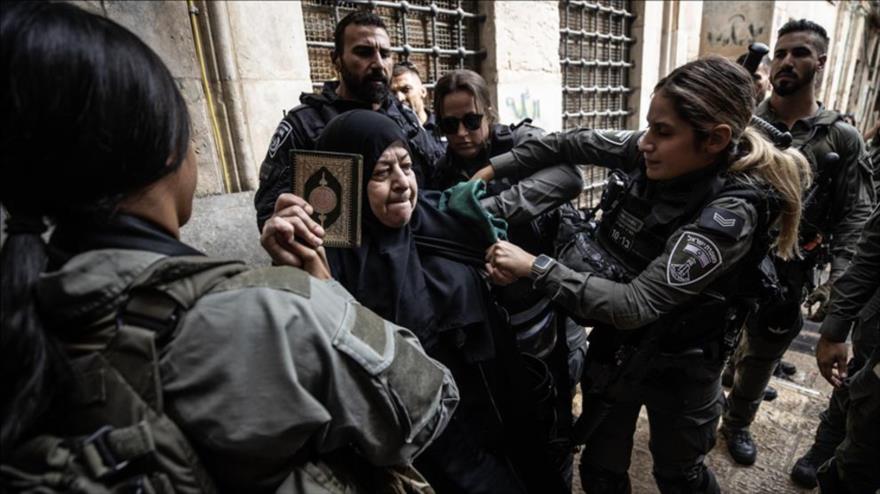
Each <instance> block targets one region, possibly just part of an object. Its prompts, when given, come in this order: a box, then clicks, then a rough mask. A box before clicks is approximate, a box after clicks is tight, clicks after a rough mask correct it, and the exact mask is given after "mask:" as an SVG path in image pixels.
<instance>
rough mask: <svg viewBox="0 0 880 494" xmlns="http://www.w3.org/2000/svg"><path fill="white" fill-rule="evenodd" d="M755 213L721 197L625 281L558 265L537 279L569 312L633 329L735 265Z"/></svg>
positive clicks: (748, 245)
mask: <svg viewBox="0 0 880 494" xmlns="http://www.w3.org/2000/svg"><path fill="white" fill-rule="evenodd" d="M756 218H757V213H756V212H755V209H754V207H753V206H752V205H751V204H749V203H747V202H745V201H743V200H741V199H737V198H729V197H725V198H719V199H716V200H715V201H713V202H711V203H710V204H708V205H707V206H706V207H705V208H704V209H703V211H702V212H701V214H700V215H699V217H698V219H697V220H695V221H694V222H692V223H690V224H688V225H685V226H684V227H682V228H681V229H679V230H678V231H676V232H675V233H674V234H673V235H672V236H671V237H670V238H669V240H667V242H666V249H665V251H664V253H663V254H662V255H660V256H659V257H657V258H656V259H654V260H653V261H652V262H651V263H650V264H649V265H648V267H646V268H645V270H644V271H642V272H641V273H640V274H639V275H638V276H637V277H636V278H635V279H633V280H632V281H631V282H629V283H616V282H613V281H610V280H607V279H604V278H600V277H598V276H593V275H590V274H587V273H579V272H576V271H573V270H571V269H569V268H568V267H566V266H563V265H562V264H559V263H556V264H555V265H554V266H553V267H552V268H551V269H549V270H548V271H547V273H545V274H544V275H542V276H540V277H539V278H538V279H536V280H535V288H537V289H539V290H542V291H543V292H544V293H545V294H547V295H548V296H549V297H551V298H552V299H553V300H554V301H556V302H557V303H559V304H561V305H562V307H564V308H565V309H566V310H568V311H570V312H571V313H573V314H575V315H577V316H580V317H583V318H588V319H595V320H598V321H602V322H604V323H607V324H611V325H613V326H614V327H616V328H618V329H635V328H639V327H642V326H645V325H646V324H649V323H651V322H654V321H656V320H657V319H658V318H659V317H660V316H662V315H664V314H667V313H669V312H671V311H673V310H674V309H676V308H677V307H680V306H681V305H683V304H686V303H688V302H689V301H691V300H692V299H694V298H695V297H696V296H697V295H699V294H700V293H702V292H703V291H704V290H706V288H707V287H709V286H710V285H711V284H712V283H713V282H714V281H715V280H717V279H718V278H719V277H720V276H722V275H723V274H725V273H726V272H727V271H728V270H729V269H731V268H732V267H734V266H735V265H736V264H737V263H738V262H739V261H740V260H741V259H742V258H743V256H745V255H746V254H747V253H748V252H749V249H750V248H751V245H752V238H753V236H754V230H755V224H756Z"/></svg>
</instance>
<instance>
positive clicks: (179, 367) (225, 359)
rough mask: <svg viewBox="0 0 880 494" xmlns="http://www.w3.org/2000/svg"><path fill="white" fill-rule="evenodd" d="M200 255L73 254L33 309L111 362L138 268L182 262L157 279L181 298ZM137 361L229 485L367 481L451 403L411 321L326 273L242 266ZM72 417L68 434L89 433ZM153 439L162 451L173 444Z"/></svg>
mask: <svg viewBox="0 0 880 494" xmlns="http://www.w3.org/2000/svg"><path fill="white" fill-rule="evenodd" d="M206 259H208V258H204V257H192V256H191V257H190V258H188V257H186V256H184V257H166V256H163V255H161V254H157V253H154V252H146V251H140V250H122V249H104V250H93V251H88V252H85V253H82V254H79V255H77V256H75V257H73V258H72V259H71V260H69V261H68V262H66V263H65V264H64V265H63V267H62V268H61V269H59V270H57V271H54V272H50V273H46V274H44V275H43V278H42V279H41V281H40V283H39V285H38V296H39V301H40V305H41V307H43V308H45V309H44V311H43V313H42V315H43V316H44V318H45V319H46V320H47V321H69V322H70V323H69V324H67V325H64V326H62V327H65V329H66V330H67V333H65V334H63V335H62V338H63V339H64V341H65V344H66V348H67V349H68V351H69V353H70V354H71V355H72V356H76V355H82V354H89V353H91V354H95V352H97V354H99V355H104V356H106V358H107V359H109V360H110V361H111V362H112V361H113V358H115V357H112V355H115V354H116V353H117V352H118V348H117V347H118V343H117V342H118V341H120V338H119V335H120V334H121V333H120V331H122V330H121V329H120V325H119V323H117V324H115V325H114V324H112V321H113V320H114V317H115V315H116V314H117V313H118V311H119V310H120V307H121V306H122V304H123V303H124V302H125V300H126V292H127V291H128V289H129V288H130V286H131V285H132V283H133V282H134V280H136V279H142V278H143V276H144V273H149V272H152V271H155V270H156V269H157V266H159V267H163V270H162V271H163V272H164V273H165V274H166V275H168V274H169V273H170V274H171V275H174V274H175V273H181V274H180V275H179V277H180V278H181V280H180V282H174V283H172V284H171V285H168V284H165V285H163V286H172V285H173V287H174V288H173V289H169V290H170V292H171V293H170V295H171V296H172V298H175V299H178V300H179V299H181V298H185V297H187V296H189V295H191V292H192V291H193V290H194V287H196V286H197V285H198V282H197V281H193V280H195V278H192V279H190V278H187V277H185V276H184V275H185V274H187V271H188V270H190V271H191V269H190V266H191V265H192V264H198V263H204V262H205V260H206ZM163 290H165V288H163ZM75 321H76V322H84V323H85V324H83V325H80V324H79V323H77V324H73V322H75ZM108 321H110V322H111V323H110V324H107V322H108ZM122 327H123V328H125V326H124V325H123V326H122ZM127 331H128V333H132V334H135V333H136V334H146V333H145V332H144V331H142V330H134V329H132V330H127ZM164 338H166V336H163V337H162V338H160V340H158V341H163V340H164ZM140 373H141V374H144V375H149V376H152V377H151V378H156V379H159V380H160V383H161V393H162V397H161V400H159V403H164V404H163V405H160V406H158V409H161V410H164V414H167V416H168V417H170V418H171V419H172V420H173V422H174V423H175V424H176V425H177V426H178V427H180V429H181V430H182V431H183V432H184V433H185V435H186V438H187V439H188V440H189V442H190V443H192V445H193V447H194V449H195V451H196V452H197V453H198V456H199V458H200V459H201V461H202V462H203V463H204V465H205V466H206V467H207V470H208V473H209V474H210V476H211V477H212V478H213V480H214V481H215V482H216V484H217V485H218V486H221V487H222V488H223V489H224V490H228V491H231V492H259V491H272V490H275V489H277V488H279V486H281V487H282V489H281V490H282V491H284V492H321V493H323V492H375V491H376V490H377V487H376V485H374V484H371V482H372V480H373V479H375V478H377V477H375V476H374V475H373V474H372V473H369V472H371V471H372V472H377V471H381V470H383V467H386V466H392V465H403V466H406V465H408V464H410V462H411V461H412V459H413V457H414V456H416V455H417V454H418V453H419V452H421V451H422V450H423V449H424V448H425V447H427V445H428V444H429V443H430V442H431V441H432V440H433V439H434V438H436V437H437V436H438V435H439V434H440V432H441V431H442V430H443V429H444V427H445V425H446V424H447V422H448V421H449V419H450V417H451V415H452V413H453V410H454V409H455V406H456V404H457V402H458V389H457V387H456V385H455V383H454V382H453V380H452V376H451V374H450V372H449V371H448V370H447V369H446V368H445V367H443V366H442V365H440V364H439V363H438V362H436V361H434V360H433V359H431V358H429V357H427V356H426V355H425V353H424V351H423V350H422V348H421V346H420V344H419V342H418V341H417V339H416V338H415V336H414V335H413V334H412V333H411V332H410V331H409V330H407V329H404V328H401V327H399V326H396V325H394V324H391V323H389V322H387V321H384V320H382V319H381V318H379V317H378V316H376V315H375V314H373V313H372V312H370V311H369V310H367V309H365V308H364V307H363V306H361V305H359V304H358V303H357V302H356V301H355V300H354V299H353V298H352V296H351V295H350V294H349V293H348V292H346V291H345V290H344V289H343V288H342V287H341V286H340V285H339V284H338V283H336V282H335V281H321V280H317V279H315V278H311V277H309V276H308V275H307V274H305V273H304V272H303V271H301V270H298V269H294V268H287V267H272V268H262V269H254V270H247V269H245V268H244V266H239V268H238V269H237V270H234V271H233V272H232V273H230V274H229V276H227V277H226V279H224V280H222V281H221V282H219V283H217V284H216V286H214V287H212V288H211V290H210V291H208V292H207V293H206V294H205V295H203V296H199V297H197V298H196V300H195V301H194V304H193V305H192V306H191V307H189V308H188V310H186V311H185V312H184V313H183V315H182V319H181V320H180V322H179V324H177V325H176V329H175V330H174V332H173V335H171V336H167V341H163V342H162V346H161V347H160V352H159V358H158V369H154V370H153V371H150V370H149V368H145V369H143V370H142V371H140ZM134 375H138V373H137V372H136V373H135V374H134ZM109 398H112V397H109ZM161 410H160V411H161ZM78 413H79V411H78V410H75V411H71V414H72V415H71V416H73V417H80V415H76V414H78ZM82 416H85V415H82ZM72 420H74V421H73V422H72V423H70V424H68V426H69V427H70V428H67V429H64V432H65V433H67V434H74V435H76V434H87V433H90V432H91V430H89V428H90V427H91V426H90V425H89V424H87V422H86V421H84V420H80V419H78V418H77V419H72ZM77 428H83V430H75V429H77ZM160 442H161V441H160ZM157 449H158V451H159V453H158V455H159V458H160V459H163V458H165V457H166V456H168V455H167V452H168V451H172V452H173V451H177V450H178V449H179V448H178V445H176V444H173V443H172V444H159V445H158V447H157ZM165 470H168V471H170V470H169V469H167V468H166V469H165ZM365 471H366V472H367V473H368V474H367V477H369V479H368V480H365V479H364V472H365Z"/></svg>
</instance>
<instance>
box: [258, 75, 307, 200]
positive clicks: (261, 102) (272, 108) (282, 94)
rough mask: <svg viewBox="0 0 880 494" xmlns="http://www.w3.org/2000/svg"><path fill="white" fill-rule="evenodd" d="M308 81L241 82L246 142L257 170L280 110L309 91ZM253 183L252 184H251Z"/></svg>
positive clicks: (282, 110)
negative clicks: (247, 137)
mask: <svg viewBox="0 0 880 494" xmlns="http://www.w3.org/2000/svg"><path fill="white" fill-rule="evenodd" d="M311 90H312V87H311V82H310V81H308V80H306V81H285V80H247V81H243V82H242V92H243V94H244V98H245V101H246V104H245V112H246V115H245V118H246V121H247V123H248V129H249V131H250V143H249V144H250V146H251V148H252V150H253V152H252V155H253V157H254V163H251V164H250V165H251V166H253V167H254V168H255V169H256V170H257V175H259V167H260V164H261V163H262V162H263V158H265V156H266V150H268V149H269V141H270V140H271V139H272V134H274V133H275V128H276V127H277V126H278V122H280V121H281V117H282V116H283V115H284V112H286V111H287V110H291V109H293V108H294V107H296V106H297V105H299V97H300V94H302V93H303V92H309V93H310V92H311ZM254 186H256V184H254Z"/></svg>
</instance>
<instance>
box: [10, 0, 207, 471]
mask: <svg viewBox="0 0 880 494" xmlns="http://www.w3.org/2000/svg"><path fill="white" fill-rule="evenodd" d="M0 55H2V56H0V60H2V64H0V85H2V88H0V118H2V122H3V123H2V135H0V158H2V159H0V167H2V170H3V180H2V181H0V202H2V204H3V206H4V207H5V208H6V210H7V211H8V212H9V215H10V216H9V220H8V221H7V233H8V236H7V238H6V241H5V244H4V245H3V250H2V252H0V269H2V271H0V281H2V292H0V302H2V315H0V321H2V332H0V355H2V364H0V366H2V371H3V385H2V390H3V396H2V400H3V405H2V420H3V423H2V438H0V439H2V445H3V447H2V451H3V453H2V457H3V459H6V458H7V455H9V454H10V452H11V451H12V450H13V448H14V446H15V445H16V444H17V443H18V442H19V441H20V439H22V437H23V435H25V434H27V433H28V432H29V430H30V429H32V428H33V427H34V425H35V424H37V423H39V421H40V420H41V418H42V417H43V416H44V414H45V413H46V411H47V410H48V409H49V408H50V406H51V404H52V402H53V400H54V399H55V395H56V394H57V390H58V388H59V386H58V385H59V383H61V380H62V379H63V378H64V374H65V373H66V372H67V370H66V364H65V357H64V353H63V352H62V351H61V348H60V345H59V343H58V342H57V339H56V338H55V336H54V331H55V330H57V329H58V328H46V327H44V324H43V322H42V321H41V318H40V307H39V301H38V299H37V297H36V292H35V284H36V282H37V281H38V278H39V276H40V273H42V272H43V271H44V270H45V267H46V263H47V246H46V244H45V243H44V242H43V239H42V237H41V235H40V234H41V233H42V230H43V229H44V228H45V224H44V221H52V222H55V223H59V224H60V223H65V222H100V221H107V220H108V219H109V218H111V217H112V215H113V214H114V213H115V211H116V207H117V205H118V204H119V202H120V201H121V200H122V199H123V198H124V197H126V196H127V195H129V194H132V193H135V192H137V191H139V190H141V189H143V188H144V187H146V186H148V185H149V184H151V183H153V182H155V181H156V180H159V179H160V178H162V177H163V176H165V175H166V174H168V173H171V172H173V171H175V170H176V169H177V168H178V167H179V166H180V164H181V163H182V161H183V159H184V157H185V155H186V151H187V148H188V147H189V136H190V131H189V115H188V112H187V108H186V103H185V101H184V99H183V97H182V95H181V94H180V91H179V90H178V88H177V85H176V83H175V82H174V79H173V78H172V77H171V74H170V72H169V71H168V69H167V67H165V65H164V64H163V63H162V61H161V60H160V59H159V57H158V56H157V55H156V54H155V53H154V52H153V51H152V50H151V49H150V48H149V47H147V45H145V44H144V43H143V42H142V41H141V40H140V39H138V38H137V37H136V36H135V35H133V34H132V33H131V32H129V31H128V30H126V29H125V28H123V27H121V26H120V25H118V24H116V23H115V22H113V21H111V20H109V19H105V18H103V17H101V16H98V15H95V14H91V13H88V12H86V11H84V10H82V9H80V8H79V7H76V6H73V5H70V4H66V3H48V2H45V3H44V2H16V3H4V5H3V8H2V11H0Z"/></svg>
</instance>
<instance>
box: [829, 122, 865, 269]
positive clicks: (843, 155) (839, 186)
mask: <svg viewBox="0 0 880 494" xmlns="http://www.w3.org/2000/svg"><path fill="white" fill-rule="evenodd" d="M836 128H840V127H836ZM843 128H844V129H846V130H848V131H846V132H838V139H839V140H840V142H839V145H838V146H837V149H838V150H840V153H839V155H840V159H841V162H840V163H839V165H838V173H837V176H836V177H835V180H834V191H833V193H832V197H831V205H832V206H831V207H832V210H831V211H832V213H831V220H832V221H831V225H832V226H831V235H832V241H831V255H832V257H833V258H832V262H831V279H832V280H834V279H836V278H837V277H838V276H840V274H841V273H843V270H844V269H846V266H847V265H848V264H849V262H850V260H851V259H852V256H853V255H854V254H855V247H856V242H857V241H858V239H859V234H861V232H862V226H863V225H864V224H865V221H866V220H867V219H868V216H870V215H871V205H872V203H873V198H872V196H873V191H872V188H873V185H872V183H871V182H872V181H871V174H870V169H869V161H868V154H867V151H865V143H864V142H863V141H862V138H861V137H860V136H859V134H858V131H856V130H855V129H854V128H852V127H849V126H846V127H843Z"/></svg>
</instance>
